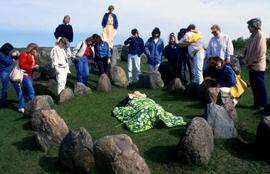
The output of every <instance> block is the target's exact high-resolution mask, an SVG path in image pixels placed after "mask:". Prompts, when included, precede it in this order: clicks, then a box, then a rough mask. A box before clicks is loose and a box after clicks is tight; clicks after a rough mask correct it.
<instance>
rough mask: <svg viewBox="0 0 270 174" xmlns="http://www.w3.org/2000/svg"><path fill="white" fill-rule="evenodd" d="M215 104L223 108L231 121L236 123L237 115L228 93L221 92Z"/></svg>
mask: <svg viewBox="0 0 270 174" xmlns="http://www.w3.org/2000/svg"><path fill="white" fill-rule="evenodd" d="M216 103H217V104H218V105H220V106H223V107H224V108H225V110H226V111H227V112H228V114H229V116H230V117H231V118H232V119H233V121H234V122H235V123H236V122H237V120H238V115H237V111H236V109H235V103H234V102H233V99H232V97H231V95H230V94H229V93H227V92H223V91H222V90H221V91H220V92H219V94H218V96H217V101H216Z"/></svg>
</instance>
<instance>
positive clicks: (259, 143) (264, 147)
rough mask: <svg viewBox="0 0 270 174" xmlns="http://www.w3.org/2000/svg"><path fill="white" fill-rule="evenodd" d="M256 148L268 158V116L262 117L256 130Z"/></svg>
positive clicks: (269, 130)
mask: <svg viewBox="0 0 270 174" xmlns="http://www.w3.org/2000/svg"><path fill="white" fill-rule="evenodd" d="M255 145H256V149H257V151H258V152H259V153H260V154H261V155H262V156H263V157H265V158H267V159H268V160H269V159H270V149H269V147H270V116H267V117H264V118H263V119H262V120H261V121H260V123H259V125H258V127H257V132H256V143H255Z"/></svg>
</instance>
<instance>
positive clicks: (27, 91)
mask: <svg viewBox="0 0 270 174" xmlns="http://www.w3.org/2000/svg"><path fill="white" fill-rule="evenodd" d="M22 83H23V87H22V90H23V96H24V98H25V100H27V101H29V100H32V99H33V98H34V97H35V90H34V87H33V82H32V78H31V77H28V76H25V75H24V76H23V82H22Z"/></svg>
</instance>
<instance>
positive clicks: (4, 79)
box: [0, 71, 9, 105]
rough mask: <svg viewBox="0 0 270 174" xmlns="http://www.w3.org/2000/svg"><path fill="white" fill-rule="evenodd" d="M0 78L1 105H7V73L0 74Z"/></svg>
mask: <svg viewBox="0 0 270 174" xmlns="http://www.w3.org/2000/svg"><path fill="white" fill-rule="evenodd" d="M0 78H1V81H2V92H1V104H3V105H5V104H7V96H8V83H9V73H7V72H3V71H2V72H1V73H0Z"/></svg>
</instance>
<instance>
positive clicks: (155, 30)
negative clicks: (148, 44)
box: [152, 27, 160, 37]
mask: <svg viewBox="0 0 270 174" xmlns="http://www.w3.org/2000/svg"><path fill="white" fill-rule="evenodd" d="M156 34H158V37H159V36H160V30H159V28H158V27H155V28H154V29H153V31H152V37H154V36H155V35H156Z"/></svg>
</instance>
